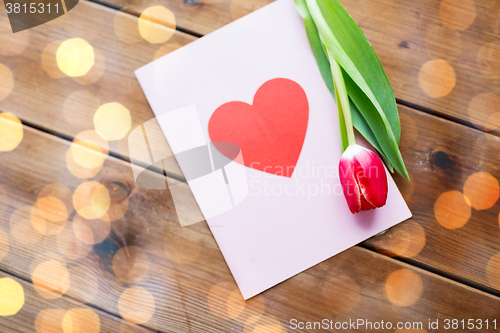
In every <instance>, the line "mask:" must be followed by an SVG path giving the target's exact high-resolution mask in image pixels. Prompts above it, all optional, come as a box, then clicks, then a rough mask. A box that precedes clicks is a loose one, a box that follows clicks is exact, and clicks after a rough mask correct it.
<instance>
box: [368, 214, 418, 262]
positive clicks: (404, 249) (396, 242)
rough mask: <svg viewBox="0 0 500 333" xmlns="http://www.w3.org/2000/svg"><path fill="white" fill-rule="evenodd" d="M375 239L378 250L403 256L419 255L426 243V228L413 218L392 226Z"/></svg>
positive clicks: (386, 253) (391, 254)
mask: <svg viewBox="0 0 500 333" xmlns="http://www.w3.org/2000/svg"><path fill="white" fill-rule="evenodd" d="M373 241H374V243H375V248H376V249H377V251H378V252H380V253H383V254H384V255H387V256H389V257H395V256H399V257H403V258H410V257H415V256H417V255H418V254H419V253H420V251H422V249H423V248H424V246H425V244H426V240H425V231H424V229H423V228H422V227H421V226H420V224H418V223H416V222H414V221H412V220H409V221H406V222H404V223H401V224H399V225H397V226H395V227H393V228H391V229H390V230H389V231H387V232H386V233H385V234H383V235H381V236H378V237H375V238H374V239H373Z"/></svg>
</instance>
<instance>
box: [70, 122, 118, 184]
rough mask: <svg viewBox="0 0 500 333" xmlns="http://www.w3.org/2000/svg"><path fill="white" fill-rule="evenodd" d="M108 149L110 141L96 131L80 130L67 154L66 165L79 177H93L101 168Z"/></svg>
mask: <svg viewBox="0 0 500 333" xmlns="http://www.w3.org/2000/svg"><path fill="white" fill-rule="evenodd" d="M108 151H109V144H108V141H106V140H105V139H103V138H102V137H101V136H100V135H99V134H98V133H97V132H96V131H94V130H87V131H83V132H80V133H78V135H77V136H76V137H75V139H74V140H73V143H72V144H71V146H70V149H69V150H68V153H67V154H66V166H67V167H68V170H69V171H70V172H71V173H72V174H73V175H74V176H76V177H78V178H82V179H86V178H92V177H94V176H95V175H97V173H99V171H100V170H101V168H102V165H103V163H104V162H105V160H106V157H107V155H108Z"/></svg>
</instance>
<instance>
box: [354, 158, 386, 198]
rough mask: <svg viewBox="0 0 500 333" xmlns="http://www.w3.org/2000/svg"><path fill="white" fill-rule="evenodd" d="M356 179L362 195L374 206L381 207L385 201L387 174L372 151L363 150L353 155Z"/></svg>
mask: <svg viewBox="0 0 500 333" xmlns="http://www.w3.org/2000/svg"><path fill="white" fill-rule="evenodd" d="M354 168H355V172H356V174H355V176H356V180H357V182H358V184H359V188H360V191H361V193H362V196H363V197H364V198H365V199H366V200H367V201H368V202H369V203H370V204H371V205H373V206H374V207H382V206H384V205H385V203H386V201H387V192H388V186H387V175H386V173H385V169H384V165H383V164H382V161H381V160H380V158H379V157H378V156H377V155H376V154H375V153H374V152H372V151H369V150H364V151H363V152H362V153H359V154H357V155H356V156H354Z"/></svg>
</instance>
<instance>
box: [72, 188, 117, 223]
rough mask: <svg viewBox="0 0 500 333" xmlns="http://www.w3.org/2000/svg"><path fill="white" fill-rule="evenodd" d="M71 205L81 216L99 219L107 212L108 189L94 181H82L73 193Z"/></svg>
mask: <svg viewBox="0 0 500 333" xmlns="http://www.w3.org/2000/svg"><path fill="white" fill-rule="evenodd" d="M73 205H74V206H75V209H76V211H77V212H78V214H79V215H80V216H82V217H83V218H85V219H99V218H101V217H103V216H104V214H106V213H107V211H108V209H109V207H110V205H111V202H110V196H109V191H108V189H107V188H106V187H105V186H103V185H102V184H101V183H99V182H96V181H90V182H86V183H83V184H81V185H80V186H78V188H77V189H76V190H75V193H74V194H73Z"/></svg>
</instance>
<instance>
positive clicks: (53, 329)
mask: <svg viewBox="0 0 500 333" xmlns="http://www.w3.org/2000/svg"><path fill="white" fill-rule="evenodd" d="M65 315H66V311H65V310H60V309H57V310H56V309H49V310H42V311H41V312H40V313H39V314H38V316H37V317H36V320H35V330H36V333H66V332H64V330H63V327H62V321H63V318H64V316H65Z"/></svg>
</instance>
